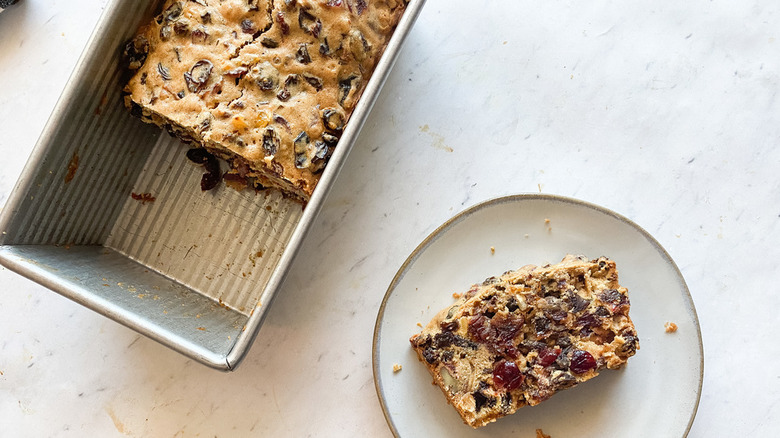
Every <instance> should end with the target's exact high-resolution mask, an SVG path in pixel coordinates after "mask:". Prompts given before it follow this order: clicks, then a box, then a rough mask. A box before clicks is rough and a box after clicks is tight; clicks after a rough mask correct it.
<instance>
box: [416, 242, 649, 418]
mask: <svg viewBox="0 0 780 438" xmlns="http://www.w3.org/2000/svg"><path fill="white" fill-rule="evenodd" d="M612 291H616V292H617V293H615V292H612ZM458 296H460V299H459V300H458V301H457V302H456V303H455V304H454V305H451V306H449V307H447V308H445V309H442V310H441V311H440V312H439V313H438V314H437V315H436V316H435V317H434V318H433V320H431V322H430V323H429V324H428V325H427V326H426V327H425V328H424V329H423V330H422V332H421V333H420V334H417V335H415V336H412V338H411V339H410V340H411V343H412V347H413V348H414V349H415V351H416V352H417V355H418V357H419V358H420V360H421V361H422V363H423V364H424V365H425V366H426V368H427V369H428V370H429V372H430V373H431V375H432V376H433V379H434V383H436V384H437V385H438V386H439V388H441V390H442V392H443V393H444V395H445V397H446V398H447V401H448V402H449V403H450V404H452V406H453V407H454V408H455V409H456V410H457V411H458V413H459V414H460V416H461V418H462V419H463V421H464V422H465V423H466V424H468V425H469V426H472V427H480V426H483V425H485V424H487V423H489V422H491V421H495V420H496V419H497V418H500V417H502V416H505V415H508V414H511V413H513V412H515V411H516V410H517V409H519V408H521V407H523V406H527V405H530V406H533V405H536V404H539V403H541V402H543V401H544V400H547V399H549V398H550V397H552V396H553V395H554V394H556V393H557V392H559V391H562V390H565V389H567V388H570V387H572V386H575V385H577V384H578V383H580V382H584V381H586V380H588V379H591V378H593V377H595V376H596V375H598V373H599V371H601V370H603V369H617V368H620V367H622V366H623V365H625V363H626V360H627V359H628V358H629V357H630V356H632V355H633V354H635V353H636V350H637V349H638V347H639V345H638V339H637V336H636V329H635V328H634V325H633V323H632V322H631V319H630V318H629V317H628V306H627V302H628V298H627V291H626V289H625V288H623V287H622V286H620V284H618V282H617V269H616V267H615V263H614V262H613V261H611V260H609V259H606V258H600V259H597V260H588V259H586V258H584V257H574V256H567V257H565V258H564V259H563V261H561V263H558V264H555V265H545V266H542V267H537V266H531V265H529V266H525V267H523V268H521V269H519V270H517V271H508V272H506V273H504V274H503V275H501V276H498V277H490V278H488V279H487V280H485V281H484V282H482V283H480V284H476V285H474V286H472V287H471V288H470V289H468V291H467V292H466V293H463V294H458ZM621 297H626V298H625V300H624V299H623V298H621ZM613 309H615V310H617V312H613Z"/></svg>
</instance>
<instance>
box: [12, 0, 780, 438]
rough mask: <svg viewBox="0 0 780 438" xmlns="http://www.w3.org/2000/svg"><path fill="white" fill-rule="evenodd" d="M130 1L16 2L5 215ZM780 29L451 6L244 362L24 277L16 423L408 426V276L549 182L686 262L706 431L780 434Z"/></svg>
mask: <svg viewBox="0 0 780 438" xmlns="http://www.w3.org/2000/svg"><path fill="white" fill-rule="evenodd" d="M106 2H107V0H68V1H66V0H48V1H43V0H22V1H21V2H20V3H19V4H18V5H16V6H13V7H11V8H9V9H7V10H5V11H4V12H2V14H0V133H2V134H0V154H1V156H2V159H0V205H2V204H4V203H5V200H6V199H7V197H8V196H9V193H10V191H11V190H12V188H13V185H14V183H15V182H16V180H17V178H18V177H19V175H20V174H21V172H22V168H23V166H24V163H25V161H26V160H27V158H28V156H29V154H30V152H31V151H32V148H33V146H34V145H35V143H36V140H37V138H38V136H39V134H40V132H41V130H42V129H43V126H44V124H45V122H46V120H47V118H48V116H49V114H50V113H51V111H52V109H53V108H54V105H55V103H56V101H57V98H58V96H59V95H60V93H61V92H62V89H63V88H64V86H65V83H66V81H67V79H68V77H69V75H70V72H71V71H72V69H73V67H74V65H75V64H76V62H77V60H78V57H79V55H80V53H81V51H82V49H83V48H84V45H85V43H86V41H87V39H88V37H89V35H90V33H91V31H92V29H93V27H94V25H95V23H96V22H97V20H98V18H99V16H100V13H101V12H102V9H103V6H104V5H105V4H106ZM464 29H468V30H469V31H468V32H465V31H464ZM778 29H780V4H778V3H777V2H772V1H769V0H746V1H741V2H724V1H705V0H691V1H687V2H679V1H670V0H662V1H656V2H644V3H639V4H637V3H636V2H610V1H603V0H596V1H593V2H574V1H565V2H528V1H518V2H485V4H483V5H482V6H481V7H480V8H478V9H475V8H474V7H473V2H466V1H463V0H448V1H445V0H428V3H427V5H426V7H425V8H424V10H423V12H422V14H421V15H420V17H419V20H418V22H417V24H416V26H415V28H414V30H413V31H412V32H411V34H410V35H409V37H408V40H407V42H406V44H405V46H404V48H403V50H402V52H401V54H400V57H399V59H398V62H397V64H396V65H395V68H394V70H393V72H392V74H391V76H390V78H389V79H388V80H387V83H386V85H385V87H384V89H383V92H382V94H381V96H380V97H379V99H378V101H377V103H376V106H375V108H374V110H373V112H372V114H371V116H370V117H369V119H368V121H367V123H366V125H365V127H364V129H363V131H362V133H361V136H360V139H359V141H358V142H357V144H356V146H355V148H354V150H353V152H352V153H351V155H350V157H349V159H348V160H347V164H346V165H345V167H344V169H343V171H342V173H341V174H340V175H339V178H338V181H337V183H336V184H335V186H334V188H333V190H332V192H331V193H330V195H329V198H328V200H327V202H326V204H325V206H324V208H323V210H322V212H321V214H320V216H319V217H318V219H317V221H316V223H315V224H314V227H313V228H314V229H313V231H312V233H311V235H310V237H309V238H308V239H307V241H306V243H305V244H304V246H303V248H302V250H301V253H300V255H299V257H298V258H297V259H296V262H295V264H294V265H293V267H292V270H291V272H290V274H289V277H288V279H287V281H286V283H285V285H284V287H283V289H282V291H281V292H280V294H279V295H278V297H277V299H276V300H275V302H274V304H273V307H272V309H271V311H270V314H269V316H268V317H267V319H266V321H265V323H264V325H263V327H262V329H261V330H260V333H259V335H258V337H257V340H256V342H255V344H254V347H253V348H252V350H251V351H250V352H249V354H248V356H247V358H246V360H245V361H244V363H243V364H242V365H241V367H240V368H239V369H238V370H237V371H235V372H233V373H229V374H225V373H220V372H218V371H214V370H211V369H208V368H206V367H204V366H202V365H199V364H197V363H195V362H193V361H192V360H189V359H187V358H185V357H183V356H181V355H179V354H178V353H175V352H173V351H170V350H168V349H167V348H165V347H162V346H160V345H159V344H157V343H155V342H153V341H151V340H148V339H146V338H144V337H142V336H140V335H138V334H136V333H135V332H133V331H131V330H129V329H127V328H125V327H123V326H120V325H119V324H116V323H114V322H113V321H111V320H108V319H106V318H104V317H102V316H100V315H98V314H96V313H94V312H92V311H90V310H87V309H86V308H84V307H81V306H80V305H77V304H75V303H73V302H71V301H69V300H67V299H65V298H63V297H61V296H59V295H57V294H56V293H53V292H51V291H49V290H47V289H45V288H44V287H42V286H39V285H37V284H35V283H33V282H31V281H29V280H27V279H25V278H23V277H21V276H19V275H16V274H14V273H12V272H10V271H8V270H7V269H0V284H2V285H3V287H2V296H3V299H2V301H0V333H2V341H0V428H2V430H5V431H14V433H13V434H12V436H34V437H44V436H45V437H48V436H103V437H109V436H133V437H142V436H177V437H179V436H182V437H184V436H187V437H189V436H204V437H206V436H208V437H211V436H218V437H241V436H301V437H302V436H371V437H381V436H390V431H389V429H388V427H387V424H386V422H385V419H384V417H383V414H382V410H381V408H380V403H379V401H378V398H377V394H376V391H375V388H374V383H373V376H372V367H371V349H372V331H373V327H374V322H375V319H376V315H377V311H378V309H379V305H380V302H381V300H382V297H383V295H384V293H385V291H386V289H387V286H388V284H389V283H390V281H391V279H392V278H393V276H394V275H395V273H396V271H397V270H398V268H399V267H400V266H401V264H402V263H403V261H404V260H405V259H406V257H407V256H408V255H409V253H410V252H411V251H412V250H413V249H414V248H415V247H416V246H417V245H418V243H419V242H420V241H421V240H422V239H424V238H425V237H426V236H427V235H428V234H429V233H430V232H431V231H433V230H434V229H435V228H436V227H437V226H438V225H440V224H441V223H442V222H444V221H445V220H447V219H448V218H450V217H451V216H452V215H454V214H456V213H457V212H459V211H461V210H463V209H465V208H467V207H469V206H471V205H474V204H476V203H478V202H480V201H483V200H486V199H489V198H493V197H497V196H501V195H507V194H514V193H524V192H530V193H538V192H542V193H550V194H558V195H564V196H569V197H575V198H579V199H582V200H585V201H588V202H592V203H595V204H599V205H601V206H604V207H607V208H609V209H612V210H614V211H616V212H618V213H620V214H622V215H625V216H627V217H628V218H630V219H632V220H633V221H635V222H636V223H637V224H639V225H640V226H642V227H643V228H644V229H646V230H647V231H648V232H649V233H650V234H652V235H653V236H654V237H655V238H656V239H657V240H658V241H659V242H660V243H661V245H663V246H664V247H665V248H666V250H667V251H668V252H669V254H670V255H671V257H672V258H673V259H674V260H675V261H676V263H677V264H678V266H679V268H680V270H681V272H682V274H683V276H684V277H685V279H686V281H687V283H688V286H689V288H690V292H691V294H692V296H693V299H694V302H695V305H696V308H697V311H698V316H699V321H700V325H701V331H702V337H703V340H704V348H705V367H704V369H705V374H704V384H703V392H702V396H701V402H700V405H699V409H698V414H697V417H696V421H695V423H694V425H693V428H692V430H691V432H690V435H689V436H692V437H710V436H777V435H778V433H780V408H779V407H778V401H780V372H778V371H777V370H778V367H777V366H774V365H776V363H777V362H780V343H777V342H776V341H772V339H774V338H772V337H771V336H772V335H773V333H775V331H776V330H778V329H780V324H778V323H779V322H780V316H778V315H780V313H779V312H778V309H779V308H780V294H779V293H778V292H777V286H776V284H775V277H776V276H777V267H776V263H777V261H778V260H780V244H778V243H779V242H780V178H778V172H779V171H780V147H778V145H779V144H780V98H778V90H780V41H778V38H780V34H778ZM347 272H348V274H345V273H347ZM301 313H303V314H305V318H303V319H301V318H300V317H299V315H300V314H301ZM291 321H295V324H292V323H291ZM659 360H663V358H659ZM9 436H11V435H9ZM556 438H557V437H556Z"/></svg>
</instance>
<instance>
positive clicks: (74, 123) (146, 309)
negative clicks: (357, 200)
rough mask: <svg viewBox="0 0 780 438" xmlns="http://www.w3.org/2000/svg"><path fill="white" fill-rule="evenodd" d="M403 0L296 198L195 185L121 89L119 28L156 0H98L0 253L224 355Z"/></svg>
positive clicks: (115, 315) (294, 242)
mask: <svg viewBox="0 0 780 438" xmlns="http://www.w3.org/2000/svg"><path fill="white" fill-rule="evenodd" d="M423 3H424V2H423V1H422V0H412V1H411V2H410V3H409V5H408V8H407V11H406V13H405V15H404V17H403V18H402V20H401V22H400V24H399V26H398V28H397V30H396V32H395V34H394V35H393V38H392V39H391V41H390V44H389V45H388V47H387V49H386V50H385V53H384V55H383V57H382V59H381V61H380V63H379V65H378V66H377V69H376V72H375V73H374V76H373V77H372V79H371V80H370V82H369V83H368V86H367V88H366V90H365V92H364V94H363V96H362V98H361V100H360V102H359V103H358V105H357V106H356V108H355V111H354V113H353V115H352V118H351V119H350V123H349V124H348V126H347V128H346V129H345V131H344V134H343V136H342V138H341V140H340V142H339V145H338V147H337V148H336V150H335V152H334V154H333V156H332V157H331V160H330V162H329V164H328V167H327V168H326V170H325V172H324V173H323V175H322V178H321V180H320V182H319V184H318V186H317V190H315V193H314V195H313V196H312V198H311V200H310V201H309V203H308V204H307V205H306V207H303V205H302V204H301V203H299V202H297V201H294V200H291V199H288V198H286V197H284V196H282V195H281V194H280V193H279V192H277V191H272V190H268V191H259V192H255V191H253V190H243V191H241V192H238V191H235V190H233V189H230V188H227V187H225V186H221V187H219V188H217V189H215V190H212V191H208V192H202V191H201V190H200V178H201V175H202V168H200V167H199V166H195V165H193V164H192V163H189V162H188V161H187V160H186V159H185V158H184V154H185V152H186V150H187V149H188V147H187V146H186V145H184V144H182V143H181V142H179V141H178V140H175V139H173V138H171V137H169V136H168V135H167V134H164V133H161V131H160V130H159V129H158V128H157V127H154V126H151V125H147V124H144V123H142V122H141V121H140V120H138V119H136V118H134V117H131V116H130V115H129V113H128V111H127V110H126V109H125V108H124V105H123V103H122V93H121V90H122V87H123V85H124V83H125V81H126V80H127V77H126V76H125V72H124V71H123V69H122V62H121V51H122V48H123V46H124V42H125V41H127V40H128V39H129V38H131V37H132V36H133V35H134V33H135V32H136V30H137V29H138V27H139V26H140V25H141V24H142V23H144V22H147V21H148V20H150V19H151V17H152V16H153V15H154V13H155V12H156V11H157V10H158V8H159V7H160V6H161V4H162V1H161V0H156V1H155V0H138V1H132V2H128V1H123V0H116V1H113V2H110V3H109V4H108V5H107V6H106V10H105V12H104V14H103V16H102V18H101V19H100V21H99V23H98V26H97V28H96V30H95V32H94V34H93V36H92V38H91V39H90V42H89V44H88V45H87V48H86V50H85V52H84V54H83V55H82V58H81V60H80V62H79V63H78V65H77V67H76V70H75V71H74V73H73V76H72V77H71V79H70V81H69V83H68V85H67V87H66V89H65V92H64V93H63V95H62V97H61V98H60V101H59V102H58V104H57V106H56V107H55V110H54V112H53V114H52V116H51V118H50V120H49V122H48V123H47V125H46V128H45V129H44V131H43V134H42V135H41V138H40V139H39V141H38V144H37V145H36V147H35V149H34V151H33V154H32V156H31V158H30V160H29V161H28V163H27V166H26V168H25V170H24V172H23V174H22V176H21V178H20V179H19V181H18V182H17V185H16V187H15V188H14V191H13V193H12V194H11V196H10V197H9V199H8V202H7V204H6V207H5V208H4V209H3V212H2V216H0V230H2V235H0V263H2V264H3V265H5V266H6V267H8V268H9V269H12V270H14V271H16V272H18V273H20V274H22V275H25V276H27V277H28V278H30V279H32V280H34V281H37V282H39V283H41V284H43V285H45V286H47V287H49V288H51V289H52V290H54V291H57V292H59V293H61V294H63V295H65V296H67V297H69V298H71V299H73V300H75V301H77V302H79V303H81V304H83V305H85V306H87V307H90V308H92V309H94V310H96V311H97V312H100V313H102V314H104V315H106V316H108V317H110V318H112V319H114V320H116V321H117V322H120V323H122V324H124V325H126V326H128V327H131V328H133V329H135V330H137V331H138V332H140V333H143V334H145V335H147V336H149V337H151V338H153V339H155V340H157V341H159V342H161V343H163V344H165V345H167V346H169V347H171V348H173V349H175V350H177V351H179V352H181V353H183V354H185V355H187V356H190V357H192V358H194V359H196V360H198V361H200V362H202V363H204V364H206V365H209V366H211V367H214V368H217V369H221V370H231V369H235V367H236V366H237V365H238V363H239V362H240V361H241V359H242V358H243V357H244V355H245V354H246V352H247V350H248V348H249V346H250V345H251V343H252V340H253V339H254V337H255V335H256V334H257V331H258V330H259V327H260V325H261V323H262V320H263V317H264V316H265V314H266V310H267V309H268V306H269V304H270V303H271V300H272V298H273V297H274V295H275V293H276V291H277V290H278V289H279V288H280V286H281V284H282V281H283V280H284V276H285V274H286V273H287V270H288V268H289V266H290V264H291V262H292V260H293V258H294V256H295V253H296V252H297V250H298V248H299V247H300V244H301V242H302V240H303V238H304V237H305V235H306V232H307V230H308V228H309V226H310V225H311V223H312V221H313V220H314V218H315V216H316V215H317V212H318V211H319V209H320V206H321V205H322V202H323V201H324V199H325V196H326V194H327V191H328V189H329V188H330V186H331V185H332V183H333V181H334V179H335V177H336V175H337V174H338V172H339V170H340V168H341V167H342V165H343V163H344V160H345V159H346V157H347V154H348V153H349V150H350V149H351V148H352V145H353V144H354V142H355V139H356V138H357V135H358V133H359V131H360V128H361V127H362V125H363V123H364V121H365V118H366V116H367V115H368V112H369V111H370V109H371V106H372V105H373V103H374V101H375V100H376V97H377V96H378V94H379V90H380V89H381V87H382V84H383V83H384V80H385V79H386V77H387V74H388V73H389V71H390V69H391V67H392V64H393V62H394V61H395V58H396V57H397V54H398V51H399V49H400V45H401V42H402V41H403V39H404V38H405V37H406V35H407V34H408V32H409V30H410V29H411V26H412V24H413V23H414V21H415V19H416V17H417V15H418V14H419V12H420V10H421V8H422V6H423Z"/></svg>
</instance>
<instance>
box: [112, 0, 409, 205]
mask: <svg viewBox="0 0 780 438" xmlns="http://www.w3.org/2000/svg"><path fill="white" fill-rule="evenodd" d="M405 4H406V2H405V1H403V0H372V1H368V0H316V1H315V0H187V1H185V0H176V1H172V0H168V1H166V2H165V4H164V6H163V9H162V12H161V13H160V14H159V15H158V16H157V17H156V18H155V19H154V20H153V21H152V23H150V24H149V25H148V26H146V27H145V28H143V29H141V32H140V33H139V35H138V36H137V37H136V38H135V39H134V40H133V41H131V42H130V43H128V46H127V48H126V50H125V52H126V54H127V55H128V57H129V59H130V67H131V68H132V69H137V72H136V73H135V74H134V76H133V78H132V79H131V80H130V81H129V83H128V85H127V88H126V92H127V93H128V96H127V97H126V102H127V104H128V106H130V107H132V108H133V109H134V111H135V112H136V113H139V112H140V114H139V115H141V117H142V118H144V119H145V120H146V121H149V122H153V123H156V124H158V125H160V126H164V127H166V128H168V129H169V130H171V131H173V132H174V133H176V134H177V135H178V136H179V137H181V138H182V139H184V140H185V141H191V142H193V143H196V144H200V145H202V146H205V147H206V148H207V149H209V150H210V151H211V152H213V153H215V154H216V155H218V156H221V157H222V158H225V159H227V160H228V161H229V162H230V163H231V164H232V167H233V172H235V173H238V174H240V176H241V177H251V178H255V179H256V180H257V182H259V183H260V184H262V185H263V186H272V187H279V188H282V189H283V190H285V191H287V192H288V193H291V194H293V195H296V196H298V197H300V198H302V199H308V197H309V196H310V195H311V193H312V191H313V189H314V187H315V185H316V183H317V180H318V179H319V173H320V172H321V171H322V169H323V168H324V167H325V164H326V163H327V161H328V159H329V157H330V155H331V154H332V152H333V148H334V147H335V146H336V143H337V142H338V139H339V138H340V136H341V133H342V131H343V129H344V126H345V124H346V123H347V121H348V120H349V117H350V114H351V113H352V110H353V108H354V106H355V104H356V102H357V100H358V98H359V97H360V94H361V93H362V90H363V89H364V87H365V84H366V82H367V81H368V79H369V77H370V75H371V73H372V72H373V70H374V68H375V66H376V63H377V62H378V60H379V57H380V56H381V54H382V51H383V50H384V47H385V46H386V44H387V42H388V40H389V37H390V35H391V34H392V32H393V29H394V28H395V26H396V24H397V23H398V20H399V19H400V16H401V14H402V13H403V10H404V6H405Z"/></svg>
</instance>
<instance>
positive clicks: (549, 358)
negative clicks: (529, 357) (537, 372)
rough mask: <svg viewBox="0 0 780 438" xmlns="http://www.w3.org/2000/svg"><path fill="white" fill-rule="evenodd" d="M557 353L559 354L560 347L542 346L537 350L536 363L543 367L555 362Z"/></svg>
mask: <svg viewBox="0 0 780 438" xmlns="http://www.w3.org/2000/svg"><path fill="white" fill-rule="evenodd" d="M559 354H561V349H560V348H546V347H545V348H542V349H541V350H539V356H538V359H537V363H538V364H539V365H541V366H543V367H547V366H550V365H552V364H554V363H555V360H556V359H558V355H559Z"/></svg>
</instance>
